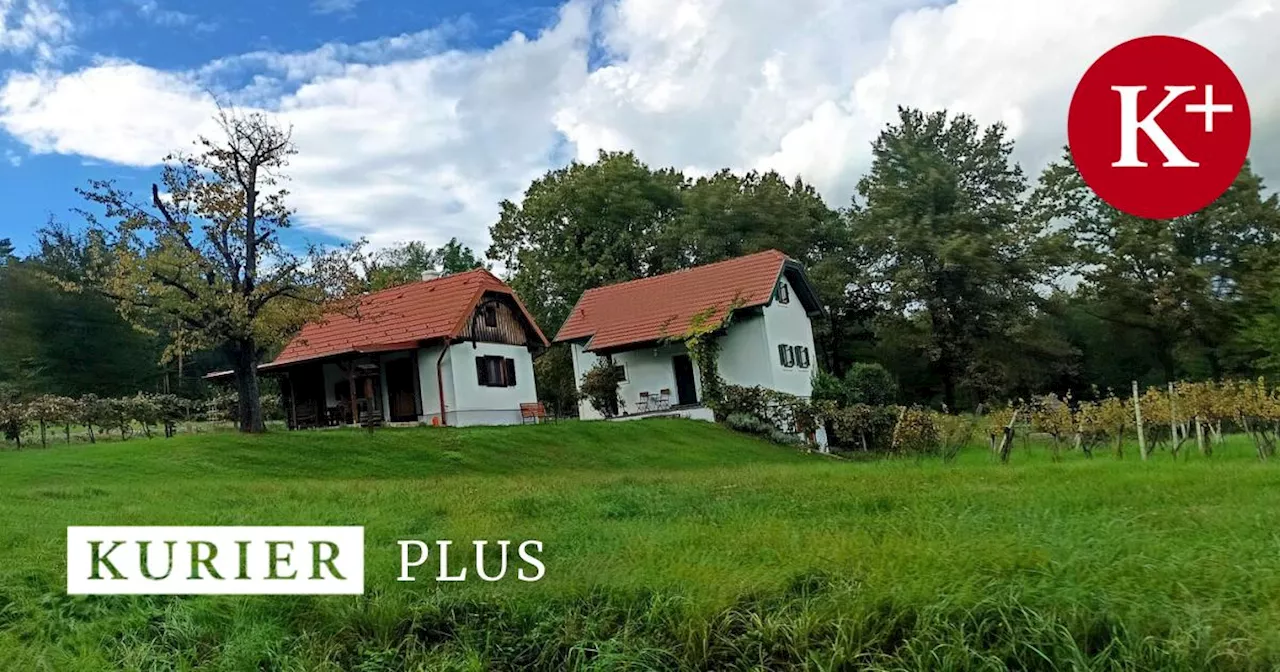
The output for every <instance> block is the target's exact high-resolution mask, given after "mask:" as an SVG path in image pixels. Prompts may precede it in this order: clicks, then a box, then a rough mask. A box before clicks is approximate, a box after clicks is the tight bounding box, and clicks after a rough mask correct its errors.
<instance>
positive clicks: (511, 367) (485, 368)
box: [476, 356, 516, 387]
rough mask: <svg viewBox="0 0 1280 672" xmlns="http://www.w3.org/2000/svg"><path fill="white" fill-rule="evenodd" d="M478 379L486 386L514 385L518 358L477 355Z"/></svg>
mask: <svg viewBox="0 0 1280 672" xmlns="http://www.w3.org/2000/svg"><path fill="white" fill-rule="evenodd" d="M476 381H477V382H479V383H480V385H482V386H484V387H514V386H515V384H516V360H514V359H511V358H510V357H494V356H484V357H476Z"/></svg>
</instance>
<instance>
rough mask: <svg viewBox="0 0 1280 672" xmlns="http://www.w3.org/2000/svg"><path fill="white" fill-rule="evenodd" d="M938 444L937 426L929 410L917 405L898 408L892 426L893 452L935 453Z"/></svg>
mask: <svg viewBox="0 0 1280 672" xmlns="http://www.w3.org/2000/svg"><path fill="white" fill-rule="evenodd" d="M940 446H941V441H940V438H939V431H938V426H937V424H936V423H935V422H934V416H933V414H932V413H931V412H930V411H927V410H925V409H923V408H920V407H918V406H911V407H909V408H902V409H899V411H898V422H897V424H896V425H894V427H893V443H892V447H891V450H892V451H893V452H895V453H899V454H903V455H915V456H917V457H919V456H923V455H933V454H936V453H937V452H938V449H939V448H940Z"/></svg>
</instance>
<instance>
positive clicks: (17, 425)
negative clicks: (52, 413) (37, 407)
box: [0, 387, 31, 448]
mask: <svg viewBox="0 0 1280 672" xmlns="http://www.w3.org/2000/svg"><path fill="white" fill-rule="evenodd" d="M30 425H31V420H30V416H29V415H28V413H27V405H26V404H25V403H23V401H22V399H21V398H20V397H19V396H18V392H17V390H13V389H10V388H7V387H0V433H2V434H4V438H5V440H7V441H15V442H17V444H18V447H19V448H21V447H22V433H23V432H25V431H26V430H27V428H28V427H30Z"/></svg>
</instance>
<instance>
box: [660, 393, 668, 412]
mask: <svg viewBox="0 0 1280 672" xmlns="http://www.w3.org/2000/svg"><path fill="white" fill-rule="evenodd" d="M669 408H671V390H660V391H659V392H658V410H659V411H665V410H667V409H669Z"/></svg>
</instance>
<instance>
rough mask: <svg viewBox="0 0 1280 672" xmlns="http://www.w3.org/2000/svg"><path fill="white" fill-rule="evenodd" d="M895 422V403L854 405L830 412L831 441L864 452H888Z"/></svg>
mask: <svg viewBox="0 0 1280 672" xmlns="http://www.w3.org/2000/svg"><path fill="white" fill-rule="evenodd" d="M897 423H898V410H897V407H894V406H868V405H867V404H854V405H852V406H846V407H844V408H840V409H838V410H837V411H836V412H835V413H834V414H833V415H832V429H834V430H835V432H834V435H832V436H829V437H828V439H829V440H831V441H832V442H833V443H835V444H837V445H840V446H844V447H846V448H849V449H852V450H861V451H863V452H877V453H884V452H888V451H889V450H890V449H892V447H893V428H894V426H895V425H896V424H897Z"/></svg>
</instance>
